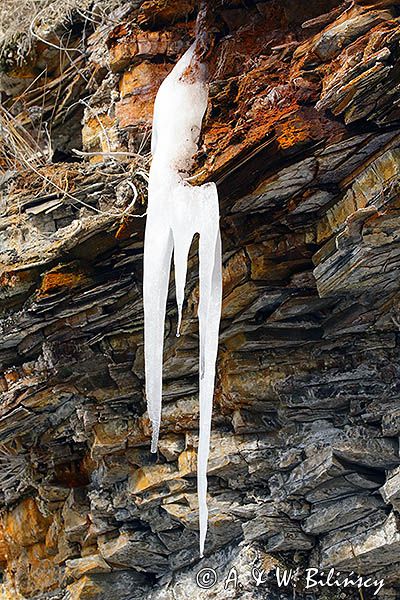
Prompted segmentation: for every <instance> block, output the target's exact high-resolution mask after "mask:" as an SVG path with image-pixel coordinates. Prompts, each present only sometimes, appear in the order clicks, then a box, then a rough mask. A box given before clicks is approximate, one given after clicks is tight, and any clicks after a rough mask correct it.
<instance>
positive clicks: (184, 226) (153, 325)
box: [143, 44, 222, 556]
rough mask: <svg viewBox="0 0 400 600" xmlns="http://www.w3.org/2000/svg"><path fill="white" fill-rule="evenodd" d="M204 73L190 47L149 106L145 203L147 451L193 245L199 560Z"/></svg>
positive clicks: (213, 198) (207, 265)
mask: <svg viewBox="0 0 400 600" xmlns="http://www.w3.org/2000/svg"><path fill="white" fill-rule="evenodd" d="M207 100H208V86H207V83H206V78H205V67H204V65H202V64H201V63H199V62H198V60H197V58H196V56H195V45H194V44H193V45H192V46H191V47H190V48H189V50H188V51H187V52H186V53H185V54H184V55H183V57H182V58H181V59H180V60H179V62H178V63H177V64H176V65H175V67H174V69H173V70H172V71H171V73H170V74H169V75H168V77H167V78H166V79H165V80H164V81H163V83H162V84H161V86H160V89H159V91H158V94H157V98H156V101H155V105H154V118H153V134H152V155H153V161H152V165H151V169H150V179H149V203H148V210H147V223H146V234H145V244H144V282H143V287H144V317H145V324H144V331H145V374H146V395H147V407H148V414H149V417H150V420H151V423H152V431H153V435H152V443H151V451H152V452H156V451H157V444H158V435H159V429H160V420H161V401H162V362H163V341H164V324H165V310H166V301H167V295H168V283H169V276H170V269H171V258H172V252H173V253H174V266H175V282H176V299H177V304H178V330H177V331H178V333H177V335H179V329H180V324H181V316H182V305H183V300H184V289H185V281H186V270H187V259H188V253H189V249H190V245H191V242H192V239H193V236H194V235H195V234H196V233H198V234H199V235H200V240H199V276H200V301H199V310H198V317H199V333H200V360H199V372H200V433H199V449H198V467H197V481H198V497H199V521H200V554H201V556H203V551H204V544H205V538H206V533H207V521H208V510H207V462H208V454H209V444H210V429H211V414H212V403H213V395H214V381H215V363H216V357H217V350H218V331H219V323H220V315H221V297H222V268H221V237H220V231H219V205H218V193H217V188H216V186H215V184H213V183H207V184H205V185H202V186H197V187H195V186H192V185H190V184H189V183H187V182H186V181H185V179H184V178H185V176H187V173H188V172H189V169H190V167H191V165H192V162H193V157H194V154H195V153H196V151H197V143H198V140H199V135H200V130H201V125H202V121H203V117H204V113H205V111H206V108H207Z"/></svg>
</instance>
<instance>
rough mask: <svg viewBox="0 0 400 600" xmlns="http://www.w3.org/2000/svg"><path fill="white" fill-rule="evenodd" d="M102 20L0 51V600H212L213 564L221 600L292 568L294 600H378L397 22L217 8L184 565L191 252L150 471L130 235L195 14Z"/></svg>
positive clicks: (273, 589) (388, 406)
mask: <svg viewBox="0 0 400 600" xmlns="http://www.w3.org/2000/svg"><path fill="white" fill-rule="evenodd" d="M113 5H114V6H113V7H111V3H108V2H106V1H103V2H98V3H97V8H96V7H95V8H93V7H91V6H90V5H88V6H86V5H85V6H82V7H81V8H82V10H79V11H78V10H77V9H75V12H73V13H72V20H70V21H68V20H65V19H64V20H63V19H61V18H59V19H58V20H56V21H54V23H53V24H52V26H51V28H50V30H45V29H43V28H44V25H42V24H41V23H40V22H37V23H36V24H35V32H36V34H37V36H38V37H40V38H42V40H41V41H39V40H38V39H37V38H33V39H32V40H31V45H30V47H29V51H26V52H25V53H24V54H23V57H22V59H21V58H18V60H17V59H16V58H13V57H14V54H15V53H16V55H17V56H18V50H20V47H19V46H18V44H17V42H16V41H15V40H11V41H10V40H8V41H7V40H6V41H5V42H3V43H4V44H6V46H5V47H6V48H9V49H10V48H11V49H14V51H15V53H14V54H12V53H10V52H9V54H8V56H9V60H8V61H5V62H4V61H3V62H4V64H2V73H1V76H0V83H1V89H2V90H3V92H2V94H3V107H4V109H6V110H7V115H3V117H2V118H3V119H4V121H3V125H7V126H8V130H10V129H11V126H10V124H13V125H14V128H18V131H24V134H23V135H24V138H23V143H22V142H20V145H19V146H18V148H19V150H21V148H22V149H23V150H24V152H25V153H26V154H24V155H23V160H22V158H21V156H22V155H21V153H20V152H19V153H18V156H17V159H18V160H16V159H15V157H13V156H12V153H11V152H7V151H3V154H2V155H1V157H0V160H1V165H2V169H3V174H2V176H1V182H0V183H1V191H2V197H1V216H0V263H1V275H0V277H1V279H0V281H1V287H0V302H1V321H0V328H1V341H2V343H1V347H0V358H1V364H2V375H1V376H0V389H1V390H2V397H1V405H0V443H1V455H0V478H1V482H2V488H1V493H0V499H1V504H2V520H1V536H0V540H1V543H0V559H1V560H0V562H1V567H2V568H3V570H4V585H3V588H4V592H3V593H4V597H12V598H17V597H19V596H20V597H25V598H41V599H45V598H67V597H69V598H72V599H74V600H77V599H83V598H85V599H92V598H93V599H96V600H97V599H98V600H101V599H102V598H111V597H112V598H113V600H114V599H115V600H120V599H121V600H122V599H126V600H128V599H129V600H132V599H134V598H143V597H146V596H148V597H149V598H151V599H152V600H158V599H160V600H161V599H163V600H164V599H165V600H166V599H168V600H170V599H172V598H179V599H184V598H193V597H197V596H196V594H199V596H198V597H202V596H200V594H202V595H203V596H204V597H210V598H218V597H226V596H225V595H224V594H225V591H224V588H223V581H224V578H226V577H228V575H229V573H230V570H231V568H232V567H233V566H235V567H236V568H237V569H238V571H239V575H240V574H242V579H241V585H242V586H243V587H242V588H240V587H238V588H237V589H236V591H235V590H234V589H233V588H232V589H231V590H230V594H231V596H230V597H232V598H235V597H239V596H240V597H242V596H243V595H244V594H245V595H244V597H246V598H249V599H250V598H251V599H256V598H259V597H265V594H266V593H268V594H269V596H268V597H269V598H271V599H272V598H278V597H279V594H280V597H281V598H284V597H285V594H287V597H288V598H289V597H292V589H291V588H290V586H289V588H288V589H285V590H284V589H280V590H278V588H277V583H276V578H275V576H274V570H275V568H276V567H277V566H280V567H281V568H293V569H294V570H295V569H297V568H298V569H299V573H300V575H299V584H298V587H297V588H296V589H297V590H298V591H297V594H298V597H302V596H301V595H302V594H303V597H307V596H306V590H304V580H303V579H302V577H301V573H302V570H303V569H305V568H307V567H308V566H315V567H318V568H321V569H329V568H331V567H334V568H336V569H337V570H339V571H341V572H345V571H346V570H348V571H351V570H354V571H356V572H357V573H359V574H360V575H369V576H374V577H378V578H380V577H383V578H385V580H386V584H385V587H384V589H383V590H382V592H381V593H380V595H381V597H383V598H384V597H386V598H388V599H389V598H390V599H394V598H395V597H396V594H397V593H398V590H399V589H400V579H399V562H400V553H399V548H400V522H399V517H398V511H399V506H400V500H399V498H400V478H399V464H400V459H399V433H400V417H399V403H398V391H399V370H400V367H399V360H398V358H399V337H398V329H399V320H400V315H399V308H398V299H399V284H398V273H399V261H398V256H399V233H398V231H399V226H398V223H399V184H398V172H399V165H400V160H399V144H398V140H399V133H400V125H399V114H398V101H399V78H400V71H399V56H398V54H399V31H400V30H399V21H398V18H399V10H398V6H397V5H396V4H395V3H393V2H389V1H381V2H373V1H371V2H353V3H350V2H343V3H340V2H338V1H329V2H319V1H317V0H310V2H307V3H302V4H301V5H300V6H299V3H298V2H294V1H292V0H284V1H283V2H282V1H280V2H277V1H275V0H270V1H267V2H254V3H248V6H246V7H245V6H244V5H243V3H240V2H224V3H221V5H217V6H216V25H215V27H216V29H218V31H219V33H218V35H217V46H216V54H215V57H214V62H213V69H212V80H211V84H210V106H209V110H208V113H207V118H206V122H205V127H204V131H203V146H202V151H201V153H200V154H199V156H198V157H197V169H196V172H195V173H194V177H195V180H196V181H198V182H202V181H207V180H212V181H216V182H217V184H218V186H219V191H220V197H221V213H222V221H221V227H222V233H223V247H224V303H223V321H222V326H221V335H220V353H219V361H218V381H217V393H216V397H215V411H214V421H213V434H212V440H211V455H210V464H209V494H210V495H209V507H210V532H209V537H208V539H207V545H206V558H205V559H204V560H203V561H201V562H199V557H198V514H197V505H196V503H197V500H196V480H195V473H196V447H197V443H198V434H197V432H198V398H197V391H198V390H197V362H198V332H197V323H196V318H195V317H196V309H197V302H198V289H197V281H196V277H195V272H196V266H197V258H196V253H195V247H194V248H193V252H192V254H191V257H190V261H191V267H192V268H191V269H190V272H191V273H193V274H194V275H191V278H190V280H189V281H188V285H187V293H188V301H187V304H186V307H185V312H184V322H183V325H182V331H181V333H182V335H181V337H180V338H176V337H175V329H176V309H175V305H174V295H173V293H172V292H173V290H172V283H171V295H170V298H169V302H168V315H167V326H166V348H165V367H164V373H165V376H166V381H165V394H164V408H163V419H162V432H161V439H160V449H159V454H158V456H157V457H156V458H154V457H153V456H152V455H151V454H150V452H149V439H150V429H149V420H148V418H147V415H146V413H145V399H144V394H143V383H144V381H143V379H144V373H143V311H142V254H143V230H144V219H143V218H141V217H142V215H143V214H144V213H145V205H146V170H147V167H148V163H149V156H148V152H149V135H148V134H149V128H150V126H151V117H152V104H153V101H154V97H155V93H156V90H157V87H158V85H159V83H160V81H161V80H162V79H163V77H164V76H165V75H166V74H167V73H168V72H169V70H170V69H171V67H172V65H173V64H174V62H175V61H176V60H177V58H178V57H179V56H180V55H181V54H182V52H183V51H184V50H185V49H186V48H187V47H188V45H189V44H190V42H191V40H192V38H193V27H194V18H195V15H196V3H194V2H189V1H188V2H186V1H179V2H175V3H172V2H156V1H153V0H149V1H146V2H129V3H125V4H124V3H122V2H121V3H120V4H118V3H116V2H114V3H113ZM110 8H113V9H115V10H114V12H111V11H110ZM107 11H108V12H107ZM60 19H61V20H60ZM67 37H68V39H69V42H68V47H69V48H72V47H76V48H77V49H79V53H77V56H75V55H74V56H73V57H72V60H71V51H70V50H68V49H67V50H65V49H64V50H61V51H60V49H59V46H60V44H61V46H63V47H64V46H66V44H65V43H64V42H65V39H66V38H67ZM57 40H58V41H57ZM60 40H61V42H62V43H61V42H60ZM7 44H8V46H7ZM49 44H52V45H49ZM54 46H56V47H54ZM60 54H61V56H62V57H63V59H62V61H61V62H60V59H59V57H60ZM4 56H5V55H4ZM57 61H58V62H57ZM63 61H64V62H63ZM44 64H46V65H47V66H48V69H47V73H41V71H42V70H43V65H44ZM34 82H35V83H34ZM40 94H42V96H43V94H44V98H45V102H44V104H41V102H39V98H42V96H41V95H40ZM33 109H34V110H33ZM35 111H36V113H37V115H39V118H38V117H37V115H36V117H35V118H36V120H35V118H33V117H34V116H35ZM32 115H33V116H32ZM81 120H82V122H81ZM45 123H47V125H45ZM22 128H24V129H22ZM46 131H47V133H46ZM47 134H48V135H47ZM60 160H62V161H64V162H59V161H60ZM46 161H47V162H46ZM50 161H52V162H51V164H50ZM65 161H67V162H65ZM71 161H74V162H71ZM239 542H242V545H241V546H239ZM254 560H256V562H255V563H254V564H256V565H257V568H258V569H259V570H261V569H263V570H264V571H265V577H266V580H265V582H264V583H263V585H262V586H258V587H257V586H256V585H255V584H254V581H253V579H252V573H251V564H252V561H254ZM204 566H206V567H209V566H211V567H213V568H215V569H216V571H217V574H218V583H217V584H216V586H215V587H214V588H213V589H212V590H209V591H201V588H199V587H198V586H197V583H196V573H197V572H198V571H199V570H200V569H201V568H203V567H204ZM302 586H303V590H302ZM313 591H315V590H313ZM317 592H318V593H317V597H321V598H329V597H332V598H337V597H338V596H337V591H335V592H334V594H335V593H336V595H333V596H332V595H331V596H329V591H328V592H327V591H326V590H323V589H320V590H319V591H318V590H317ZM368 593H369V592H365V595H366V597H368V596H367V594H368ZM7 594H8V595H9V596H7ZM68 594H69V596H68ZM263 594H264V595H263ZM346 594H347V596H346V597H351V594H352V592H351V591H348V590H346ZM299 595H300V596H299ZM354 597H359V594H358V590H354Z"/></svg>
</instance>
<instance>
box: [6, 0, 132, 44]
mask: <svg viewBox="0 0 400 600" xmlns="http://www.w3.org/2000/svg"><path fill="white" fill-rule="evenodd" d="M119 4H122V0H98V2H97V3H95V4H94V3H93V0H0V43H2V42H3V41H4V40H5V39H7V38H11V37H15V35H17V34H19V33H28V32H29V31H30V30H31V29H32V27H33V29H34V30H35V29H42V28H43V29H44V30H52V29H54V28H55V27H56V26H57V25H58V24H60V23H63V22H64V21H66V20H68V19H69V18H70V16H71V14H72V13H73V12H74V11H75V12H76V13H77V14H80V15H81V16H82V17H83V18H87V19H88V20H89V21H92V22H94V23H95V24H97V25H99V24H101V22H102V21H103V20H104V19H107V14H108V13H109V12H110V11H111V10H113V9H114V8H116V7H117V6H118V5H119ZM93 6H95V11H94V12H93V10H92V9H93Z"/></svg>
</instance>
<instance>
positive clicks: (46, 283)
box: [40, 264, 89, 296]
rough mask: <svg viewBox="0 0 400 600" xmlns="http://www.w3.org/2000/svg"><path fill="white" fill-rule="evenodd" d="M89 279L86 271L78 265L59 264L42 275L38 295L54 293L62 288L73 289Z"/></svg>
mask: <svg viewBox="0 0 400 600" xmlns="http://www.w3.org/2000/svg"><path fill="white" fill-rule="evenodd" d="M88 281H89V277H88V274H87V272H85V271H84V270H83V269H82V268H81V267H79V265H77V264H71V265H65V266H59V267H56V268H55V269H53V270H52V271H48V272H47V273H45V274H44V275H43V278H42V283H41V286H40V295H41V296H46V295H48V294H54V293H56V292H59V291H61V290H62V289H73V288H75V287H77V286H80V285H83V284H85V283H87V282H88Z"/></svg>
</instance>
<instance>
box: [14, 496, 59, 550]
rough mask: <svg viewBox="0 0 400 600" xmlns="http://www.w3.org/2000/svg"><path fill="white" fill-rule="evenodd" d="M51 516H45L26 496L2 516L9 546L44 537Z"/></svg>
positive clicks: (28, 544)
mask: <svg viewBox="0 0 400 600" xmlns="http://www.w3.org/2000/svg"><path fill="white" fill-rule="evenodd" d="M51 521H52V517H45V516H44V515H43V514H42V513H41V512H40V511H39V509H38V506H37V504H36V502H35V500H34V499H33V498H26V499H25V500H23V501H22V502H21V503H20V504H18V506H16V508H14V509H13V510H11V511H10V512H8V513H6V515H5V516H4V517H3V526H4V539H5V541H6V543H7V544H9V546H10V547H11V548H13V549H14V550H15V548H16V547H18V546H22V547H28V546H31V545H32V544H34V543H36V542H41V541H43V540H44V539H45V537H46V533H47V530H48V528H49V526H50V524H51Z"/></svg>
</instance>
